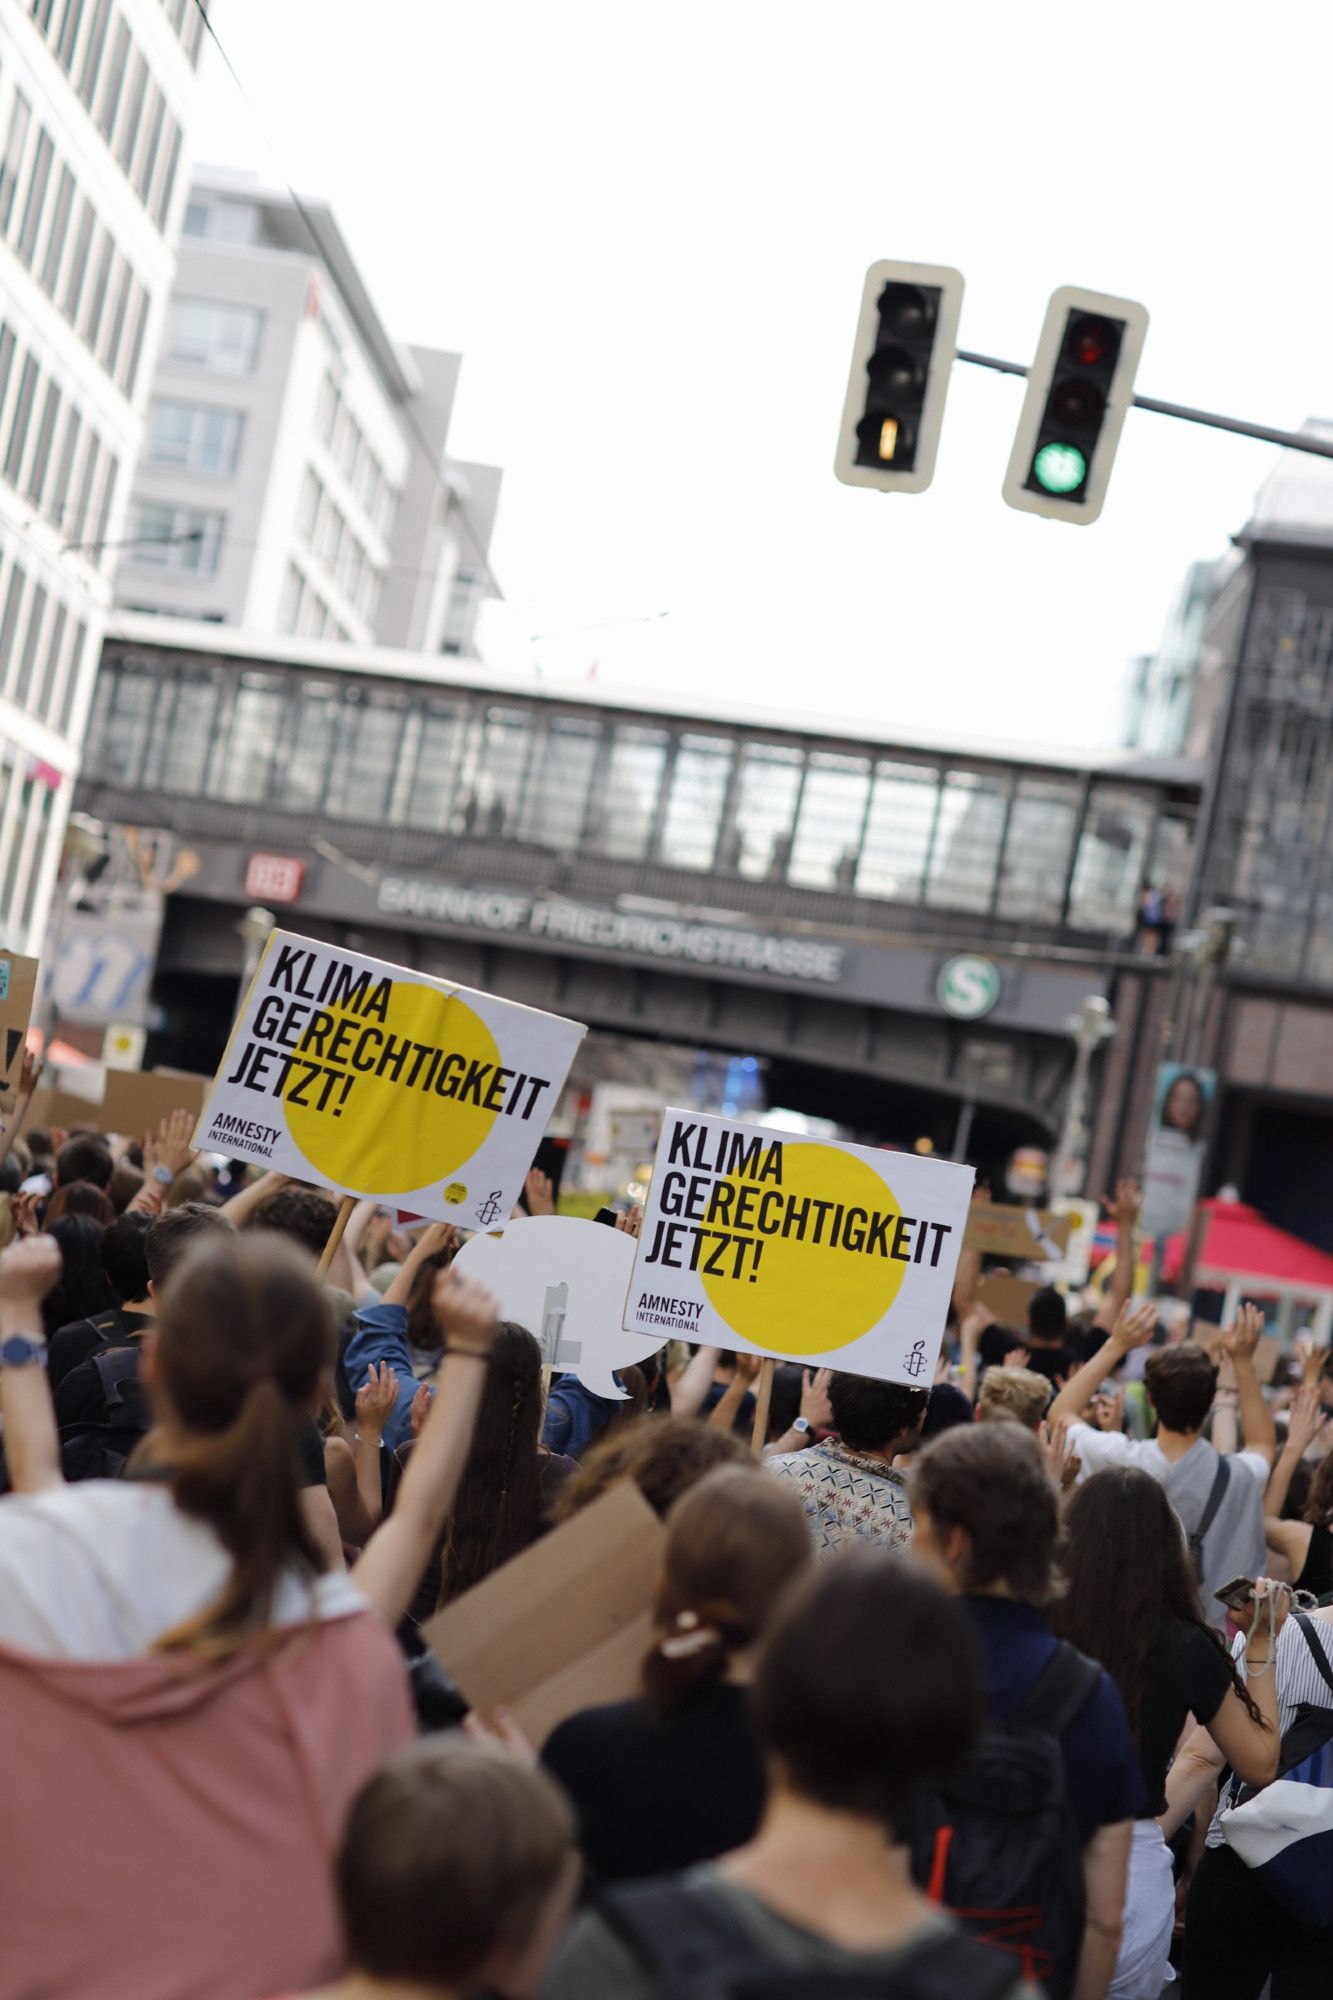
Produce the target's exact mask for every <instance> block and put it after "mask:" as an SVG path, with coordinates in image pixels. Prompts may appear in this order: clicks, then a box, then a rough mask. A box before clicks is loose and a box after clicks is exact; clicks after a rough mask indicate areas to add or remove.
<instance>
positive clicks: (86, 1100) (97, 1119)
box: [23, 1084, 102, 1132]
mask: <svg viewBox="0 0 1333 2000" xmlns="http://www.w3.org/2000/svg"><path fill="white" fill-rule="evenodd" d="M76 1125H91V1126H92V1127H93V1128H94V1129H95V1130H96V1131H98V1132H100V1131H101V1130H102V1106H101V1103H100V1101H98V1100H96V1099H94V1098H91V1097H78V1096H76V1095H75V1093H74V1092H73V1091H72V1090H56V1089H54V1088H51V1089H48V1087H47V1086H46V1085H45V1084H38V1086H37V1088H36V1090H35V1091H34V1092H33V1094H32V1104H31V1106H30V1108H29V1111H28V1116H27V1118H26V1119H25V1120H24V1124H23V1130H24V1131H25V1132H51V1131H55V1132H69V1131H72V1130H73V1128H74V1127H75V1126H76Z"/></svg>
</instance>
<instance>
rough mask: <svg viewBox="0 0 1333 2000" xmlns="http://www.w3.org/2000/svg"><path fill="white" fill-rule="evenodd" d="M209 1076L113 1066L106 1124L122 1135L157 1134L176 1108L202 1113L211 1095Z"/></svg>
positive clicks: (104, 1101)
mask: <svg viewBox="0 0 1333 2000" xmlns="http://www.w3.org/2000/svg"><path fill="white" fill-rule="evenodd" d="M208 1085H209V1079H208V1078H207V1077H206V1076H186V1075H184V1074H179V1073H177V1072H176V1071H175V1070H139V1069H109V1070H108V1071H107V1073H106V1089H105V1092H104V1094H103V1097H102V1121H101V1122H102V1128H103V1130H104V1131H107V1132H119V1133H120V1134H121V1136H122V1138H126V1139H141V1138H142V1137H143V1135H144V1133H145V1132H152V1133H154V1134H156V1132H157V1128H158V1126H159V1125H160V1124H161V1123H162V1120H163V1119H164V1118H169V1117H170V1116H171V1114H172V1112H173V1111H188V1112H189V1113H190V1115H191V1116H192V1117H194V1118H197V1117H198V1116H199V1113H200V1110H201V1109H202V1106H203V1102H204V1098H205V1097H206V1096H207V1095H208Z"/></svg>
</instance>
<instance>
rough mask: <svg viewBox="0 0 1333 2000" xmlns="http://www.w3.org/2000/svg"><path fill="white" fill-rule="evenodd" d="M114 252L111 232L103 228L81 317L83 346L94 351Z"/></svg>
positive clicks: (114, 247)
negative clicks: (91, 281)
mask: <svg viewBox="0 0 1333 2000" xmlns="http://www.w3.org/2000/svg"><path fill="white" fill-rule="evenodd" d="M115 252H116V246H115V244H114V243H113V242H112V240H111V232H110V230H109V229H107V228H106V227H105V226H103V229H102V247H101V250H100V251H99V252H98V254H97V256H96V258H95V259H94V262H95V264H96V270H95V272H94V275H93V288H92V291H91V292H90V293H89V294H88V305H87V309H86V311H85V312H84V315H83V327H82V333H83V339H84V344H85V345H86V346H87V347H90V348H92V349H94V350H95V349H96V347H97V335H98V331H99V329H100V327H101V324H102V308H103V307H104V306H105V304H106V288H107V285H108V284H109V283H110V280H111V259H112V257H113V256H114V255H115Z"/></svg>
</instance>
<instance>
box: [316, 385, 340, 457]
mask: <svg viewBox="0 0 1333 2000" xmlns="http://www.w3.org/2000/svg"><path fill="white" fill-rule="evenodd" d="M341 402H342V397H341V396H340V395H339V394H338V384H337V383H336V382H335V381H334V379H333V377H332V375H327V374H326V375H325V377H324V380H323V381H322V382H321V384H320V389H319V407H318V409H317V410H316V411H315V429H316V431H317V432H318V433H319V437H320V441H321V442H322V443H323V444H327V445H332V443H333V433H334V430H335V429H336V427H337V423H338V409H339V405H340V404H341Z"/></svg>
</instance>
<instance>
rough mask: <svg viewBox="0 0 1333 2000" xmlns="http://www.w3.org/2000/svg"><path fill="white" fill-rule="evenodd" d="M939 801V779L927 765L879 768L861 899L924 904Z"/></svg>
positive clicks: (859, 878) (859, 882)
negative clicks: (922, 902)
mask: <svg viewBox="0 0 1333 2000" xmlns="http://www.w3.org/2000/svg"><path fill="white" fill-rule="evenodd" d="M939 795H940V783H939V773H938V772H937V771H934V770H932V769H931V768H930V767H929V766H927V765H923V764H898V763H892V762H888V761H885V762H882V763H879V764H877V765H876V766H875V784H874V789H873V791H872V792H871V795H870V811H869V813H868V814H867V816H866V830H865V838H864V840H863V841H862V843H861V859H860V862H859V863H858V865H857V870H856V892H857V894H858V895H859V896H879V897H883V898H884V899H885V900H886V901H888V902H898V903H919V902H920V900H921V894H922V891H923V889H924V887H925V880H926V864H927V862H928V860H929V858H930V844H931V837H932V835H933V833H934V830H935V813H936V809H937V805H938V801H939Z"/></svg>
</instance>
